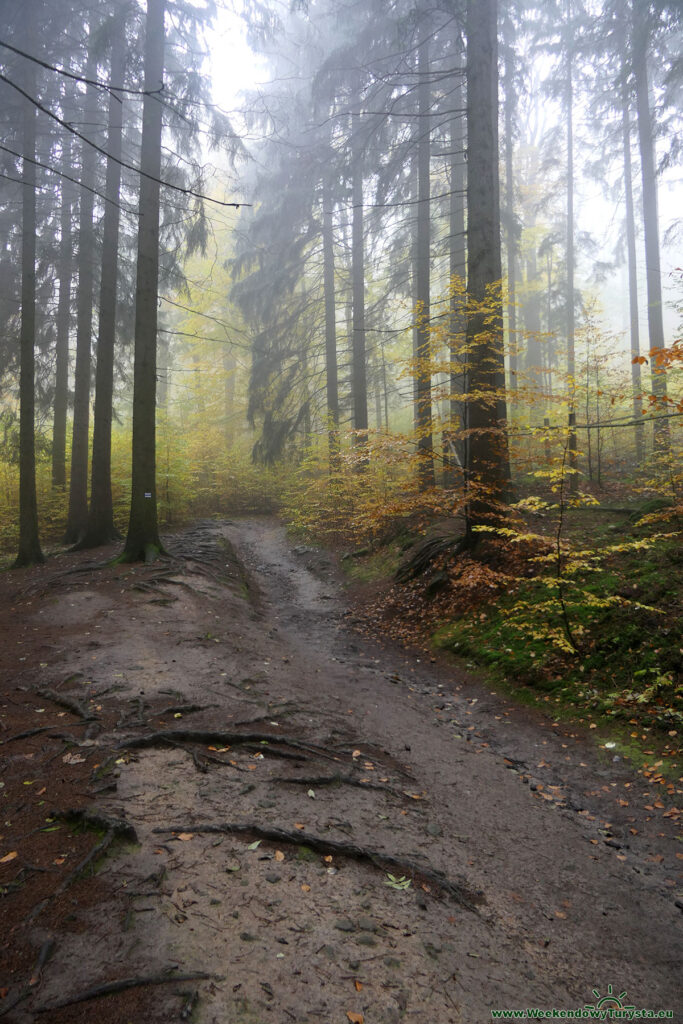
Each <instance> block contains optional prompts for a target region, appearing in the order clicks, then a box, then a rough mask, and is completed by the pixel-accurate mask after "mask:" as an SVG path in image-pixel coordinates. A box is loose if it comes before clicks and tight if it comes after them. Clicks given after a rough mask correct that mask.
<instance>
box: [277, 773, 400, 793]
mask: <svg viewBox="0 0 683 1024" xmlns="http://www.w3.org/2000/svg"><path fill="white" fill-rule="evenodd" d="M272 781H273V782H277V783H280V784H281V785H292V786H357V787H358V789H379V790H382V791H383V792H384V793H391V794H392V796H400V797H404V796H405V793H401V791H400V790H398V789H394V788H393V786H385V785H384V784H383V783H381V782H363V781H362V779H359V778H357V777H356V776H355V775H342V774H341V773H339V774H337V775H305V776H304V777H303V778H302V777H298V778H292V779H288V778H287V777H286V776H281V777H280V778H277V779H273V780H272Z"/></svg>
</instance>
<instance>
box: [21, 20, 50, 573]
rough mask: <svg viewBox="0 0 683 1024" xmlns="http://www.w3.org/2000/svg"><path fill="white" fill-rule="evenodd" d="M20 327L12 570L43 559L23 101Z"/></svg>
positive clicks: (29, 115)
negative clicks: (16, 505)
mask: <svg viewBox="0 0 683 1024" xmlns="http://www.w3.org/2000/svg"><path fill="white" fill-rule="evenodd" d="M23 18H24V26H23V28H24V31H23V40H22V41H23V42H24V45H25V47H26V49H27V50H28V51H29V52H32V44H33V27H34V25H35V18H36V10H35V4H34V3H33V0H25V3H24V7H23ZM35 68H36V66H35V64H33V63H31V62H30V61H25V62H24V78H23V85H24V89H25V90H26V92H27V93H28V94H29V95H30V96H35V94H36V71H35ZM23 155H24V160H23V161H22V163H23V167H22V181H23V189H22V241H21V327H20V335H19V338H20V370H19V403H20V409H19V551H18V553H17V557H16V561H15V562H14V567H15V568H21V567H23V566H28V565H36V564H37V563H39V562H44V561H45V559H44V557H43V552H42V550H41V547H40V539H39V536H38V501H37V497H36V454H35V350H34V345H35V333H36V166H35V164H34V163H31V160H34V159H35V155H36V108H35V107H34V106H33V104H32V103H30V102H29V101H28V100H24V102H23Z"/></svg>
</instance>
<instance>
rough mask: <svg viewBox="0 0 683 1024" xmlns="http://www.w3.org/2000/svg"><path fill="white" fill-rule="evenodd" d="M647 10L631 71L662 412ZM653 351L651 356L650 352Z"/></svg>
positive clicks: (660, 430)
mask: <svg viewBox="0 0 683 1024" xmlns="http://www.w3.org/2000/svg"><path fill="white" fill-rule="evenodd" d="M646 17H647V12H646V11H643V10H641V5H639V3H638V2H634V3H633V71H634V75H635V83H636V102H637V107H638V142H639V146H640V164H641V173H642V181H643V226H644V229H645V275H646V279H647V324H648V333H649V338H650V370H651V374H652V385H651V386H652V393H653V395H655V396H656V397H657V400H658V405H659V411H660V412H665V411H666V394H667V387H666V371H665V370H664V368H663V367H662V366H661V365H658V363H657V358H656V352H657V350H662V349H663V348H664V320H663V316H662V276H661V265H660V255H659V217H658V210H657V175H656V170H655V147H654V127H653V123H652V111H651V110H650V96H649V89H648V71H647V48H648V29H647V23H646ZM653 350H654V352H655V355H653V354H652V353H653ZM654 446H655V452H658V453H660V454H668V452H669V450H670V434H669V421H668V420H659V422H655V429H654Z"/></svg>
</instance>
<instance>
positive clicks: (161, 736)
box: [117, 729, 340, 761]
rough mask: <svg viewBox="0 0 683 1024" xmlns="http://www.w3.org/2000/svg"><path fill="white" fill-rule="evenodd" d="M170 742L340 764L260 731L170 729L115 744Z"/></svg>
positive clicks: (305, 746)
mask: <svg viewBox="0 0 683 1024" xmlns="http://www.w3.org/2000/svg"><path fill="white" fill-rule="evenodd" d="M166 743H169V744H173V745H176V744H178V743H206V744H209V743H220V744H221V745H222V746H224V747H227V746H234V747H236V746H240V745H241V746H249V745H253V744H258V749H259V750H261V751H263V752H265V751H269V752H270V753H271V754H273V755H274V756H275V757H286V756H287V755H286V753H284V752H282V751H278V750H276V749H275V747H276V746H280V747H289V748H290V749H291V750H298V751H301V752H302V753H303V754H306V755H307V756H309V757H310V756H311V755H312V756H314V757H324V758H326V759H327V760H330V761H339V760H340V758H339V757H336V756H335V755H333V754H330V753H329V752H328V751H327V750H325V749H323V748H322V747H316V746H314V745H313V744H310V743H302V742H301V741H300V740H296V739H293V738H292V737H291V736H274V735H272V734H271V733H261V732H208V731H207V732H204V731H202V730H199V729H171V730H168V731H163V732H152V733H149V734H148V735H147V736H133V737H131V738H130V739H127V740H122V741H121V743H118V744H117V749H118V750H121V749H124V748H125V749H127V750H141V749H144V748H145V747H158V746H163V745H164V744H166Z"/></svg>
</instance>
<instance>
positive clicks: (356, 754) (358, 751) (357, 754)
mask: <svg viewBox="0 0 683 1024" xmlns="http://www.w3.org/2000/svg"><path fill="white" fill-rule="evenodd" d="M351 757H360V750H354V752H353V753H352V754H351Z"/></svg>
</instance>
